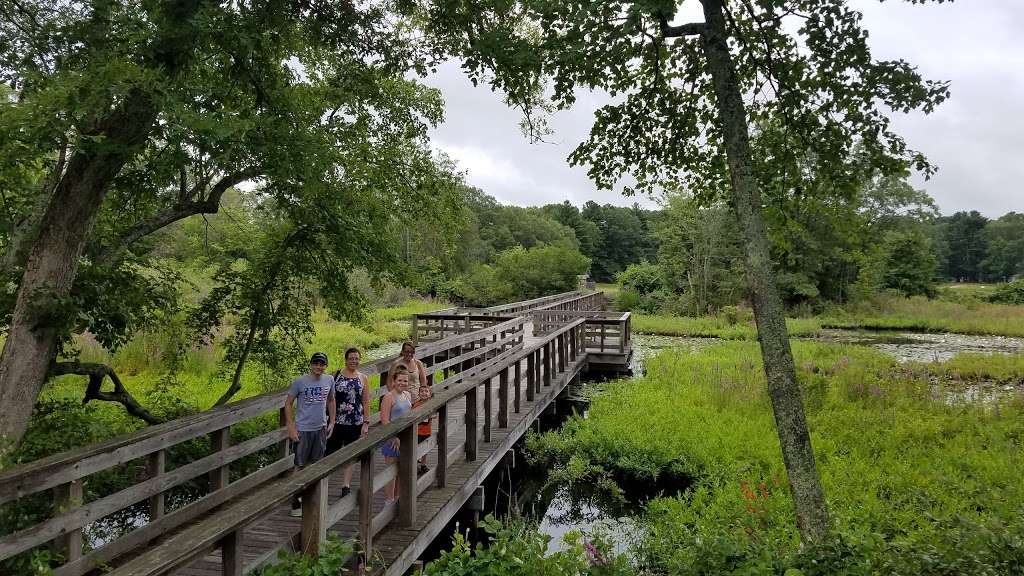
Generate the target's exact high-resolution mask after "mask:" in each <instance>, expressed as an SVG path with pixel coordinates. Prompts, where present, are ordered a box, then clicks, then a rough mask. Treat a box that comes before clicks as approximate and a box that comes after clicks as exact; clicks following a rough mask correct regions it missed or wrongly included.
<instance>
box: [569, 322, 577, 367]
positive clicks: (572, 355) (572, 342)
mask: <svg viewBox="0 0 1024 576" xmlns="http://www.w3.org/2000/svg"><path fill="white" fill-rule="evenodd" d="M578 331H579V327H576V328H573V329H572V330H570V331H569V360H572V361H573V362H575V361H576V334H577V333H578Z"/></svg>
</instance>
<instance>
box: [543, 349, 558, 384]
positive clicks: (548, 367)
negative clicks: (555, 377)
mask: <svg viewBox="0 0 1024 576" xmlns="http://www.w3.org/2000/svg"><path fill="white" fill-rule="evenodd" d="M554 349H555V346H554V345H553V344H552V343H551V342H548V343H547V344H545V345H544V386H551V376H552V374H551V372H552V371H553V369H554V367H555V365H554V362H553V360H554V359H553V358H552V357H551V354H552V352H553V351H554Z"/></svg>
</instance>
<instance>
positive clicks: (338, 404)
mask: <svg viewBox="0 0 1024 576" xmlns="http://www.w3.org/2000/svg"><path fill="white" fill-rule="evenodd" d="M415 353H416V347H415V346H414V345H413V343H412V342H404V343H403V344H402V352H401V354H400V355H399V357H398V359H396V360H395V361H394V363H392V364H391V366H390V367H389V368H388V378H387V382H386V383H385V385H386V386H387V392H386V393H385V394H384V395H383V396H382V397H381V400H380V421H381V424H388V423H389V422H391V421H392V420H394V419H395V418H398V417H400V416H401V415H402V414H405V413H406V412H408V411H410V410H412V409H414V408H416V407H418V406H419V405H420V404H422V403H424V402H426V401H427V400H429V399H430V396H431V390H430V386H429V384H428V381H427V371H426V367H425V366H424V365H423V363H422V362H420V361H419V360H417V359H416V358H415ZM361 361H362V355H361V353H360V352H359V349H358V348H349V349H348V350H346V351H345V367H344V368H342V369H340V370H337V371H335V372H334V374H333V375H331V374H328V373H327V365H328V358H327V354H325V353H323V352H316V353H314V354H313V356H312V357H311V358H310V359H309V372H307V373H306V374H303V375H302V376H299V377H298V378H296V379H295V380H294V381H292V383H291V386H289V388H288V394H287V396H286V397H285V403H284V414H285V425H286V426H287V428H288V437H289V438H290V439H291V441H292V444H293V447H294V453H295V468H296V469H302V468H303V467H305V466H308V465H310V464H312V463H314V462H316V461H318V460H320V459H321V458H323V457H324V456H326V455H329V454H332V453H334V452H336V451H338V450H340V449H341V448H342V447H344V446H346V445H348V444H351V443H352V442H355V441H356V440H359V439H360V438H362V437H363V436H365V435H366V433H367V432H368V431H369V427H370V384H369V379H368V378H367V377H366V375H365V374H363V373H362V372H360V371H359V366H360V362H361ZM431 434H432V426H431V422H430V419H429V418H428V419H426V420H424V421H423V422H420V423H419V424H417V436H418V438H419V441H420V442H424V441H426V440H428V439H429V438H430V436H431ZM409 449H415V448H414V447H413V448H409ZM400 450H401V446H400V443H399V440H398V438H392V439H391V440H389V441H388V442H386V443H385V444H384V446H383V447H382V448H381V453H382V454H383V456H384V461H385V462H386V463H388V464H391V463H393V462H396V461H397V460H398V456H399V451H400ZM428 470H429V469H428V468H427V463H426V455H424V456H423V457H422V458H421V459H420V463H419V473H421V474H423V473H426V472H427V471H428ZM342 476H343V483H342V488H341V496H342V497H343V498H344V497H345V496H348V495H349V493H350V492H351V491H352V488H351V485H352V463H349V464H347V465H345V467H344V469H343V471H342ZM384 494H385V505H390V504H393V503H394V502H395V501H396V500H397V499H398V480H397V478H396V479H394V480H392V481H391V482H390V483H389V484H388V486H387V487H386V488H385V489H384ZM301 514H302V509H301V503H300V502H299V500H295V501H293V502H292V515H293V516H301Z"/></svg>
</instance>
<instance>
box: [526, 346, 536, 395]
mask: <svg viewBox="0 0 1024 576" xmlns="http://www.w3.org/2000/svg"><path fill="white" fill-rule="evenodd" d="M536 355H537V353H536V352H530V353H529V354H527V355H526V401H527V402H533V393H534V387H535V386H536V385H537V375H536V373H535V372H536V370H534V368H535V366H534V364H535V358H536Z"/></svg>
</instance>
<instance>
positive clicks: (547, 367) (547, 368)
mask: <svg viewBox="0 0 1024 576" xmlns="http://www.w3.org/2000/svg"><path fill="white" fill-rule="evenodd" d="M541 349H542V350H543V351H544V356H543V362H544V382H543V384H544V386H545V387H547V386H550V385H551V342H550V341H548V342H545V343H544V346H542V347H541Z"/></svg>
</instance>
